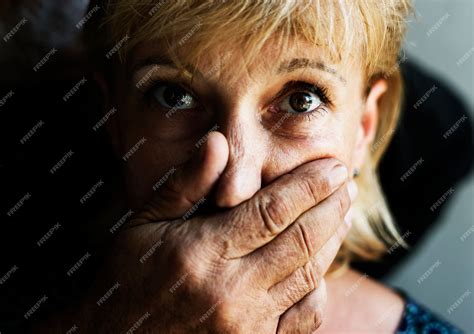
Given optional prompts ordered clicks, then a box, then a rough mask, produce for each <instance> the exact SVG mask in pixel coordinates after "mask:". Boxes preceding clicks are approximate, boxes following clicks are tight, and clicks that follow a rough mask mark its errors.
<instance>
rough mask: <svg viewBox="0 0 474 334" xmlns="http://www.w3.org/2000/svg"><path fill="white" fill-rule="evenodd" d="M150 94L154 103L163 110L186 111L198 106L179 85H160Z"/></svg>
mask: <svg viewBox="0 0 474 334" xmlns="http://www.w3.org/2000/svg"><path fill="white" fill-rule="evenodd" d="M150 92H151V95H152V96H153V97H154V98H155V99H156V102H157V103H158V104H159V105H160V106H162V107H163V108H165V109H175V110H187V109H194V108H196V106H197V105H198V103H197V101H196V99H195V98H194V96H192V95H191V93H189V92H188V91H187V90H186V89H184V88H182V87H181V86H179V85H175V84H167V83H160V84H157V85H155V87H153V88H152V89H151V91H150Z"/></svg>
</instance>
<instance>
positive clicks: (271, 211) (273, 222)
mask: <svg viewBox="0 0 474 334" xmlns="http://www.w3.org/2000/svg"><path fill="white" fill-rule="evenodd" d="M288 203H289V202H288V201H285V199H284V198H281V197H280V196H279V195H277V194H275V193H273V194H270V195H268V196H265V197H263V196H262V197H261V198H260V200H259V201H258V202H257V207H258V213H259V215H260V219H261V221H262V222H263V225H264V228H265V233H268V234H270V236H275V235H277V234H278V233H280V232H281V231H282V229H283V228H284V224H285V217H287V216H288V215H289V213H290V205H289V204H288Z"/></svg>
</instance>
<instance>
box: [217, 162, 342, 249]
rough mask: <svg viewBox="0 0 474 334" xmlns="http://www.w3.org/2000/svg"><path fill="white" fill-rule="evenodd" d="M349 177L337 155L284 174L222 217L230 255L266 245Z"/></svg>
mask: <svg viewBox="0 0 474 334" xmlns="http://www.w3.org/2000/svg"><path fill="white" fill-rule="evenodd" d="M347 177H348V172H347V168H346V167H345V166H344V165H343V164H342V163H341V162H340V161H338V160H336V159H334V158H326V159H319V160H315V161H312V162H309V163H306V164H304V165H301V166H299V167H298V168H296V169H294V170H293V171H291V172H290V173H288V174H285V175H282V176H281V177H279V178H278V179H277V180H276V181H274V182H273V183H271V184H270V185H268V186H267V187H265V188H263V189H261V190H260V191H258V192H257V193H256V194H255V195H254V196H253V197H252V198H251V199H249V200H248V201H246V202H244V203H242V204H240V205H239V206H237V207H236V208H234V209H232V210H230V212H228V214H227V217H226V218H227V219H223V220H221V221H222V223H221V225H220V226H219V229H220V234H221V235H222V236H223V238H225V244H226V253H227V254H226V257H227V258H237V257H242V256H245V255H247V254H249V253H251V252H252V251H254V250H255V249H257V248H260V247H262V246H264V245H265V244H267V243H268V242H270V241H271V240H273V239H274V238H275V237H276V236H277V235H279V234H280V233H281V232H282V231H284V230H285V229H286V228H287V227H288V226H290V225H291V224H292V223H293V222H295V221H296V220H297V218H298V217H299V216H300V215H302V214H303V213H304V212H306V211H307V210H309V209H311V208H312V207H314V206H315V205H317V204H318V203H319V202H321V201H323V200H324V199H325V198H327V197H328V196H329V195H331V194H332V193H333V192H334V191H335V190H337V189H338V188H339V187H340V186H341V185H342V184H343V183H344V182H345V181H346V180H347Z"/></svg>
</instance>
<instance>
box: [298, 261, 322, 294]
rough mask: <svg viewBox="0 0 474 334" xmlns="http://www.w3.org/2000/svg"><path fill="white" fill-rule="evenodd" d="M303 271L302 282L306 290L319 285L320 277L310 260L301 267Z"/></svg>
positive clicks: (313, 288) (311, 289)
mask: <svg viewBox="0 0 474 334" xmlns="http://www.w3.org/2000/svg"><path fill="white" fill-rule="evenodd" d="M302 269H303V270H302V273H303V280H304V281H303V283H304V284H305V286H306V288H307V289H308V291H313V290H315V289H317V288H318V287H319V283H320V278H319V274H318V271H317V270H316V268H315V266H314V265H313V263H312V262H311V261H309V262H307V263H306V264H305V265H304V266H303V267H302Z"/></svg>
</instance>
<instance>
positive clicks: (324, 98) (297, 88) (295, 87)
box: [272, 80, 332, 105]
mask: <svg viewBox="0 0 474 334" xmlns="http://www.w3.org/2000/svg"><path fill="white" fill-rule="evenodd" d="M302 91H310V92H311V93H313V94H316V95H318V96H319V98H320V99H321V102H322V103H324V104H326V105H331V104H332V102H331V101H332V98H331V96H330V94H329V90H328V89H327V88H326V87H324V86H321V85H317V84H313V83H309V82H306V81H301V80H293V81H289V82H287V83H286V84H285V85H284V86H283V89H282V90H281V91H280V92H279V93H278V94H277V97H276V98H275V99H274V100H273V101H272V103H274V102H275V101H281V100H282V99H283V98H285V97H287V96H288V95H289V94H291V93H294V92H302Z"/></svg>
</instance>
